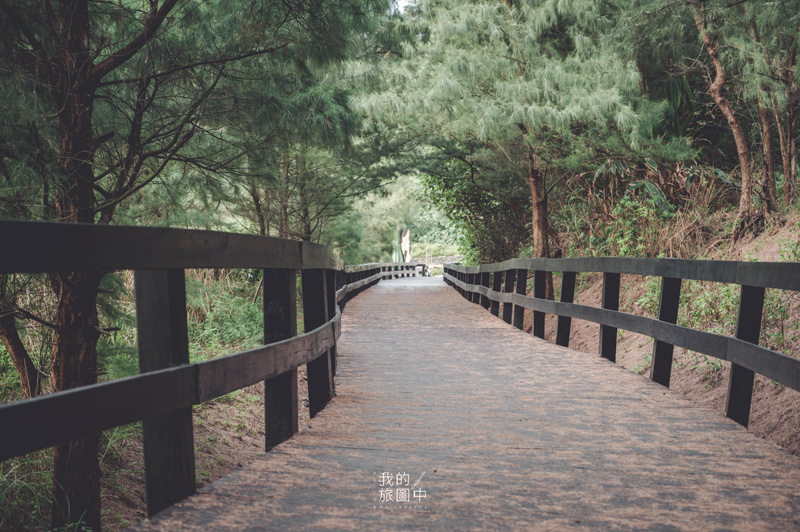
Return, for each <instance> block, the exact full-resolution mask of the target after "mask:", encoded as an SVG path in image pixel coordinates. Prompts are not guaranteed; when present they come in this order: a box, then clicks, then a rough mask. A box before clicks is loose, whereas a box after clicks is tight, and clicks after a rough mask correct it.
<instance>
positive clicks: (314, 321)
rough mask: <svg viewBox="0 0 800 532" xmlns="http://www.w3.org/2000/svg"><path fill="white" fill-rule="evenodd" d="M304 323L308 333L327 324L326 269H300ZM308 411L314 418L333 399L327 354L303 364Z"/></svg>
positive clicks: (328, 356) (327, 352)
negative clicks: (301, 272) (301, 273)
mask: <svg viewBox="0 0 800 532" xmlns="http://www.w3.org/2000/svg"><path fill="white" fill-rule="evenodd" d="M302 282H303V322H304V324H305V328H306V330H311V329H314V328H316V327H319V326H320V325H322V324H324V323H325V322H326V321H328V318H327V314H328V287H327V285H328V283H327V276H326V274H325V270H317V269H312V270H303V281H302ZM306 370H307V375H308V412H309V416H310V417H314V416H316V415H317V413H319V411H320V410H322V409H323V408H325V405H326V404H328V401H330V400H331V398H332V397H333V381H332V374H331V363H330V355H329V351H326V352H325V354H324V355H322V356H320V357H318V358H317V359H315V360H313V361H312V362H309V363H308V364H307V365H306Z"/></svg>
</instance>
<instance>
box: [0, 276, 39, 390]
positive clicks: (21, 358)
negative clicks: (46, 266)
mask: <svg viewBox="0 0 800 532" xmlns="http://www.w3.org/2000/svg"><path fill="white" fill-rule="evenodd" d="M16 307H17V302H16V298H15V297H13V296H12V295H10V294H9V293H8V275H7V274H0V337H2V338H3V345H5V347H6V351H8V354H9V356H11V361H12V362H13V363H14V367H15V368H16V370H17V373H18V374H19V380H20V384H22V394H23V395H24V396H25V397H35V396H37V395H39V392H40V390H41V378H40V375H39V371H38V370H37V369H36V366H34V365H33V361H32V360H31V357H30V355H28V350H27V349H26V348H25V344H23V343H22V340H21V339H20V337H19V331H18V330H17V322H16V319H15V318H14V312H15V310H16Z"/></svg>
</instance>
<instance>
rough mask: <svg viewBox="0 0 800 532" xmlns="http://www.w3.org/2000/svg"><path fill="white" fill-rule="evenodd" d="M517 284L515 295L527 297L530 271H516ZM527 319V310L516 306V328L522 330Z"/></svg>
mask: <svg viewBox="0 0 800 532" xmlns="http://www.w3.org/2000/svg"><path fill="white" fill-rule="evenodd" d="M516 272H517V282H516V288H515V290H514V291H515V293H517V294H520V295H523V296H524V295H525V294H526V293H527V291H528V270H516ZM524 319H525V308H524V307H521V306H519V305H515V306H514V327H516V328H517V329H519V330H522V326H523V321H524Z"/></svg>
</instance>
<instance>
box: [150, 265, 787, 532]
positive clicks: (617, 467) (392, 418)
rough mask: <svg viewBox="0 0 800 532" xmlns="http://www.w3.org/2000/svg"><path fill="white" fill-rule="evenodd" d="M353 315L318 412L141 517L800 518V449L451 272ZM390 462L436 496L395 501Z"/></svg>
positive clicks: (231, 521) (457, 520) (372, 525)
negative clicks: (331, 386) (519, 324)
mask: <svg viewBox="0 0 800 532" xmlns="http://www.w3.org/2000/svg"><path fill="white" fill-rule="evenodd" d="M343 320H344V321H343V334H342V340H341V344H340V347H339V352H340V359H339V360H340V365H339V372H338V373H339V374H338V376H337V393H338V396H337V397H336V399H335V400H334V401H333V403H332V404H331V405H329V406H328V407H327V408H326V409H325V410H324V411H323V412H322V413H321V414H320V415H319V416H318V417H317V418H315V419H313V420H312V422H311V427H310V428H308V429H307V430H305V431H304V432H302V433H301V434H300V435H298V436H296V437H295V438H293V439H292V440H290V441H289V442H287V443H285V444H283V445H281V446H280V447H278V448H277V449H276V450H275V451H273V452H271V453H268V454H267V455H266V456H265V457H263V458H262V459H260V460H258V461H256V462H255V463H253V464H251V465H249V466H247V467H245V468H243V469H241V470H239V471H237V472H235V473H234V474H232V475H230V476H228V477H226V478H224V479H222V480H220V481H218V482H215V483H214V484H212V485H211V486H208V487H207V488H205V489H203V490H202V491H201V492H200V493H199V494H198V495H196V496H194V497H192V498H191V499H189V500H188V501H186V502H184V503H181V504H179V505H177V506H175V507H173V508H171V509H169V510H167V511H165V512H163V513H162V514H160V515H159V516H157V517H156V518H155V519H154V520H152V521H148V522H145V523H143V524H141V525H140V526H139V527H138V529H140V530H165V531H170V532H176V531H179V530H237V531H238V530H261V529H274V530H290V529H291V530H384V529H393V528H406V529H415V530H416V529H441V530H464V529H475V528H489V529H519V530H522V529H526V530H531V529H534V530H562V529H565V528H570V529H586V530H601V529H602V530H609V529H614V530H645V529H647V530H675V529H689V530H714V529H721V530H727V529H738V530H759V529H770V530H797V529H800V460H798V459H797V458H795V457H792V456H790V455H788V454H786V453H785V452H783V451H781V450H780V449H778V448H777V447H776V446H774V445H772V444H770V443H767V442H765V441H764V440H762V439H760V438H758V437H756V436H754V435H753V434H752V433H750V432H748V431H747V430H745V429H743V428H741V427H739V426H738V425H736V424H734V423H733V422H730V421H728V420H727V419H726V418H724V417H722V416H721V415H719V414H717V413H715V412H712V411H710V410H707V409H705V408H702V407H700V406H696V405H694V404H692V403H690V402H689V401H688V400H686V399H684V398H683V396H681V395H680V394H678V393H674V392H671V391H669V390H667V389H665V388H663V387H661V386H659V385H656V384H653V383H651V382H649V381H648V380H646V379H645V378H643V377H641V376H639V375H636V374H634V373H631V372H629V371H627V370H625V369H623V368H621V367H619V366H615V365H613V364H611V363H609V362H606V361H604V360H601V359H600V358H599V357H597V356H592V355H586V354H582V353H577V352H574V351H570V350H568V349H564V348H560V347H557V346H554V345H552V344H548V343H545V342H544V341H540V340H537V339H535V338H533V337H532V336H531V335H529V334H524V333H522V332H520V331H518V330H516V329H513V328H512V327H511V326H509V325H507V324H506V323H504V322H503V321H502V320H499V319H497V318H495V317H493V316H491V315H490V314H489V313H488V312H486V311H484V310H483V309H481V308H480V307H479V306H477V305H472V304H470V303H467V302H466V300H464V299H462V298H461V297H460V296H459V295H458V294H457V293H456V292H455V291H454V290H453V289H451V288H448V287H446V286H445V285H444V283H443V282H442V281H441V280H440V279H433V280H431V279H408V280H394V281H385V282H382V283H380V284H379V285H378V286H376V287H374V288H371V289H370V290H368V291H366V292H365V293H363V294H362V295H360V296H358V297H357V298H356V299H354V300H353V301H351V302H350V303H349V304H348V307H347V309H346V311H345V314H344V318H343ZM383 472H390V473H392V474H393V475H396V474H397V473H403V472H405V473H407V474H408V475H409V485H411V484H413V483H414V482H415V481H416V480H417V479H418V477H419V476H420V475H421V474H422V473H423V472H424V473H425V474H424V476H423V477H422V479H420V480H419V482H418V484H417V487H416V488H415V491H416V490H424V492H425V498H424V499H422V498H421V495H422V493H421V492H417V495H419V496H420V497H418V498H417V499H414V500H412V502H410V503H389V504H381V503H380V501H379V497H380V491H379V490H380V488H381V487H380V480H381V474H382V473H383ZM402 480H403V481H405V478H402ZM404 483H405V482H403V484H404ZM394 488H395V487H393V489H392V492H393V494H394V495H395V497H396V492H395V491H394ZM412 494H413V491H412Z"/></svg>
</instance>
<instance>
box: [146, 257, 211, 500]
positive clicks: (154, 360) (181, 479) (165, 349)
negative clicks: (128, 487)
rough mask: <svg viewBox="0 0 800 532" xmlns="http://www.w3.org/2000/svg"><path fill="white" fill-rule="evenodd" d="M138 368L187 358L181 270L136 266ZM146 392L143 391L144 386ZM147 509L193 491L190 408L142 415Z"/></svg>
mask: <svg viewBox="0 0 800 532" xmlns="http://www.w3.org/2000/svg"><path fill="white" fill-rule="evenodd" d="M134 283H135V292H136V331H137V338H138V347H139V371H140V372H141V373H146V372H149V371H155V370H159V369H164V368H169V367H172V366H179V365H181V364H188V363H189V335H188V327H187V322H186V279H185V274H184V270H181V269H170V270H136V271H135V272H134ZM143 393H146V392H143ZM142 433H143V434H142V436H143V438H142V439H143V446H144V467H145V491H146V493H147V515H148V516H152V515H154V514H156V513H158V512H160V511H161V510H163V509H165V508H167V507H169V506H172V505H173V504H175V503H176V502H178V501H181V500H183V499H185V498H186V497H188V496H189V495H191V494H192V493H194V492H195V491H196V489H197V486H196V483H195V476H194V437H193V432H192V408H191V407H187V408H181V409H179V410H175V411H173V412H169V413H167V414H163V415H159V416H154V417H152V418H150V419H145V420H144V421H142Z"/></svg>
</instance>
